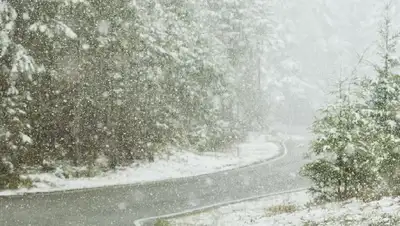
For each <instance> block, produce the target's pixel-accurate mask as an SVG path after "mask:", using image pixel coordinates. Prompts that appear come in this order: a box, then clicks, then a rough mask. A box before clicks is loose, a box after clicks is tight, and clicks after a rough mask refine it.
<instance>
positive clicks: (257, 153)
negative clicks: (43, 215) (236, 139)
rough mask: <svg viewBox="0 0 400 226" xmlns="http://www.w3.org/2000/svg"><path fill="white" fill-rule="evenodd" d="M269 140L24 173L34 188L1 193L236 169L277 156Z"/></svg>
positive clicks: (252, 138)
mask: <svg viewBox="0 0 400 226" xmlns="http://www.w3.org/2000/svg"><path fill="white" fill-rule="evenodd" d="M266 140H267V139H266V136H263V135H262V136H260V135H258V136H255V135H252V136H249V138H248V141H247V142H246V143H242V144H240V145H238V146H236V148H233V149H231V150H230V151H226V152H203V153H194V152H189V151H174V152H172V153H171V154H170V155H168V156H167V155H165V156H159V157H157V158H156V160H155V161H154V162H152V163H148V162H142V163H135V164H132V165H131V166H130V167H125V168H120V169H117V170H115V171H110V172H106V173H103V174H102V175H99V176H96V177H91V178H71V179H63V178H60V177H57V176H56V175H57V172H55V173H40V174H31V175H24V176H27V177H29V178H31V179H32V180H33V181H34V188H30V189H27V188H20V189H17V190H4V191H1V192H0V196H5V195H17V194H22V193H35V192H51V191H62V190H71V189H82V188H94V187H103V186H110V185H122V184H133V183H140V182H149V181H158V180H165V179H171V178H181V177H189V176H197V175H202V174H208V173H213V172H218V171H222V170H227V169H233V168H237V167H241V166H246V165H249V164H253V163H256V162H260V161H263V160H267V159H270V158H273V157H275V156H277V155H278V154H279V153H280V151H279V147H278V146H277V145H276V144H275V143H271V142H267V141H266Z"/></svg>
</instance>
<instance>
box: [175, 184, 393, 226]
mask: <svg viewBox="0 0 400 226" xmlns="http://www.w3.org/2000/svg"><path fill="white" fill-rule="evenodd" d="M310 201H311V197H310V195H309V194H307V192H305V191H301V192H294V193H289V194H283V195H278V196H272V197H267V198H262V199H260V200H257V201H249V202H242V203H238V204H232V205H228V206H224V207H220V208H217V209H214V210H211V211H206V212H202V213H198V214H194V215H189V216H185V217H182V218H177V219H173V220H169V221H170V222H171V223H172V224H171V225H174V226H183V225H185V226H191V225H201V226H206V225H210V226H211V225H212V226H225V225H226V226H249V225H252V226H267V225H268V226H269V225H277V226H283V225H292V226H293V225H296V226H317V225H318V226H337V225H351V226H361V225H363V226H364V225H365V226H367V225H371V226H383V225H388V226H389V225H390V226H395V225H400V197H397V198H391V197H386V198H383V199H381V200H379V201H374V202H369V203H363V202H361V201H358V200H349V201H346V202H341V203H329V204H325V205H321V206H312V205H311V206H310V205H308V204H309V203H310ZM307 206H308V207H307Z"/></svg>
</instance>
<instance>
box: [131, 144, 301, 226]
mask: <svg viewBox="0 0 400 226" xmlns="http://www.w3.org/2000/svg"><path fill="white" fill-rule="evenodd" d="M287 139H290V137H281V141H280V142H279V144H280V146H281V153H280V155H277V156H275V157H273V158H271V159H267V160H265V161H262V162H258V163H254V164H251V165H247V166H243V167H238V168H236V169H230V170H224V171H222V172H226V171H232V170H240V169H244V168H251V167H256V166H259V165H261V164H265V163H266V162H268V163H271V162H275V161H278V160H279V159H282V158H283V157H285V156H286V155H287V148H286V144H285V142H286V140H287ZM306 190H307V188H298V189H293V190H287V191H282V192H275V193H268V194H264V195H257V196H251V197H248V198H243V199H236V200H232V201H228V202H221V203H215V204H212V205H208V206H202V207H199V208H194V209H188V210H185V211H182V212H176V213H171V214H166V215H160V216H153V217H148V218H142V219H138V220H135V221H134V222H133V225H134V226H147V225H154V223H155V222H156V220H158V219H163V220H164V219H165V220H168V219H172V218H179V217H184V216H188V215H192V214H196V213H201V212H205V211H209V210H212V209H217V208H221V207H224V206H229V205H233V204H236V203H241V202H249V201H254V200H258V199H262V198H266V197H271V196H277V195H283V194H289V193H293V192H299V191H306Z"/></svg>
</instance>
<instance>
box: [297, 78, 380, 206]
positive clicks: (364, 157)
mask: <svg viewBox="0 0 400 226" xmlns="http://www.w3.org/2000/svg"><path fill="white" fill-rule="evenodd" d="M340 84H341V85H339V90H338V93H339V95H338V97H337V101H336V102H335V103H334V104H331V105H329V106H328V107H326V108H325V109H323V110H322V112H321V114H320V115H321V116H320V118H318V119H317V120H316V121H315V122H314V124H313V127H312V132H313V133H314V134H315V136H316V138H315V139H314V140H313V141H312V143H311V150H310V151H311V153H312V156H313V157H315V158H316V159H315V160H314V161H313V162H311V163H308V164H306V165H305V166H304V167H303V169H302V174H303V175H304V176H306V177H308V178H310V179H311V180H312V181H313V186H312V187H311V189H310V191H311V192H312V193H313V194H314V195H316V198H317V200H319V201H334V200H344V199H348V198H351V197H362V198H366V196H365V195H366V194H368V193H371V194H375V193H376V190H375V189H377V187H379V185H380V183H381V182H382V179H381V177H380V175H379V167H380V165H381V161H380V159H379V158H378V156H377V155H376V153H377V152H376V151H377V150H379V148H377V147H375V146H370V145H371V143H370V142H375V141H376V140H375V137H374V135H375V134H376V133H375V130H374V123H373V120H372V119H371V118H369V117H366V116H365V115H364V111H363V109H364V107H363V106H362V103H358V102H356V101H355V100H354V99H351V98H353V95H354V92H347V91H346V87H344V86H343V82H342V81H341V83H340Z"/></svg>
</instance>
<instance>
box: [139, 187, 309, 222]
mask: <svg viewBox="0 0 400 226" xmlns="http://www.w3.org/2000/svg"><path fill="white" fill-rule="evenodd" d="M307 189H308V188H298V189H293V190H287V191H282V192H275V193H269V194H264V195H258V196H252V197H248V198H244V199H237V200H233V201H229V202H222V203H216V204H213V205H209V206H203V207H200V208H196V209H189V210H186V211H182V212H178V213H172V214H166V215H161V216H154V217H149V218H142V219H139V220H136V221H134V224H133V225H134V226H148V225H154V223H155V222H156V220H158V219H162V220H169V219H173V218H181V217H185V216H190V215H194V214H198V213H202V212H207V211H210V210H213V209H217V208H221V207H224V206H229V205H234V204H237V203H242V202H251V201H255V200H259V199H263V198H268V197H273V196H278V195H285V194H290V193H295V192H305V191H307Z"/></svg>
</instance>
